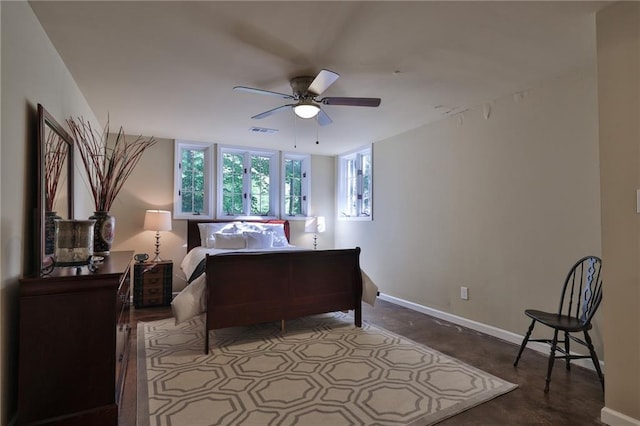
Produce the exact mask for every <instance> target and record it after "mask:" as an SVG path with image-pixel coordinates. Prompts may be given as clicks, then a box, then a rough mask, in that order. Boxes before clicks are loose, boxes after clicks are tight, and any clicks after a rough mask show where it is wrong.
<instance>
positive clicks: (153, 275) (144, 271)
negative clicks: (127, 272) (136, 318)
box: [133, 260, 173, 308]
mask: <svg viewBox="0 0 640 426" xmlns="http://www.w3.org/2000/svg"><path fill="white" fill-rule="evenodd" d="M172 283H173V262H172V261H171V260H163V261H161V262H144V263H135V264H134V265H133V305H134V306H135V307H136V308H144V307H147V306H166V305H169V304H171V292H172Z"/></svg>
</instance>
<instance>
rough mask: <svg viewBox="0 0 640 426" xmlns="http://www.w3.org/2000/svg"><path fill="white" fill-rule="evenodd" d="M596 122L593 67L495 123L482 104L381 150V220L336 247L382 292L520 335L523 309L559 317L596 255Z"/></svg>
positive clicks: (377, 169) (353, 230) (508, 106)
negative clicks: (566, 293) (355, 251)
mask: <svg viewBox="0 0 640 426" xmlns="http://www.w3.org/2000/svg"><path fill="white" fill-rule="evenodd" d="M594 49H595V47H594ZM597 119H598V116H597V96H596V69H595V63H590V64H586V65H585V66H584V67H582V68H581V69H579V70H576V71H575V72H572V73H570V74H568V75H564V76H559V77H555V78H552V79H548V80H545V81H542V82H539V83H537V84H535V85H533V86H532V88H531V90H529V91H528V92H527V93H525V94H523V95H522V96H511V95H510V96H506V97H504V98H502V99H499V100H497V101H494V102H492V103H491V114H490V116H489V118H488V119H485V118H484V115H483V106H479V107H478V108H474V109H472V110H470V111H467V112H465V113H464V114H462V115H461V116H460V115H459V116H454V117H451V118H447V119H444V120H442V121H440V122H437V123H434V124H431V125H427V126H424V127H421V128H418V129H415V130H412V131H409V132H407V133H404V134H401V135H397V136H395V137H393V138H390V139H387V140H384V141H381V142H377V143H375V144H374V183H373V185H374V200H373V205H374V211H373V217H374V220H373V221H372V222H346V221H338V225H337V234H336V245H337V246H339V247H347V246H354V245H359V246H361V247H362V261H361V264H362V266H363V268H364V270H365V271H367V273H368V274H369V275H370V276H371V278H372V279H373V280H374V282H375V283H376V284H377V285H378V286H379V287H380V291H381V292H382V293H385V294H389V295H391V296H394V297H397V298H400V299H404V300H407V301H410V302H413V303H417V304H419V305H423V306H427V307H430V308H434V309H437V310H440V311H444V312H447V313H451V314H454V315H458V316H461V317H464V318H467V319H471V320H475V321H478V322H481V323H484V324H487V325H491V326H494V327H498V328H500V329H503V330H508V331H511V332H514V333H518V334H524V332H525V331H526V327H527V326H528V323H529V320H528V318H527V317H526V316H525V315H524V314H523V311H524V309H526V308H532V307H535V308H538V309H545V310H551V311H553V310H556V309H557V303H558V298H559V294H560V290H561V286H562V282H563V280H564V277H565V275H566V273H567V270H568V268H569V267H570V266H571V265H572V264H573V262H574V261H575V260H577V259H578V258H579V257H582V256H584V255H587V254H594V255H600V253H601V242H600V238H601V237H600V195H599V165H598V125H597ZM461 286H466V287H468V288H469V300H468V301H465V300H461V299H460V287H461ZM597 320H598V318H596V321H597ZM593 334H594V341H595V344H596V348H597V350H598V353H599V355H604V354H603V350H602V338H601V329H600V327H599V325H598V324H597V323H596V327H595V330H594V332H593ZM514 356H515V354H514Z"/></svg>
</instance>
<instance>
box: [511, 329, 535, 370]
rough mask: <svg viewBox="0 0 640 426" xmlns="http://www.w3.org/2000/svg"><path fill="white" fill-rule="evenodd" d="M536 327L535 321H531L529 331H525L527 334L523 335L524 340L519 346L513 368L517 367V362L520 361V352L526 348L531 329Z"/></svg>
mask: <svg viewBox="0 0 640 426" xmlns="http://www.w3.org/2000/svg"><path fill="white" fill-rule="evenodd" d="M535 325H536V320H532V321H531V325H530V326H529V329H528V330H527V334H525V335H524V339H523V340H522V345H520V351H518V356H517V357H516V360H515V361H514V362H513V366H514V367H517V366H518V361H520V357H521V356H522V352H523V351H524V348H525V347H526V346H527V342H529V337H531V332H532V331H533V327H534V326H535Z"/></svg>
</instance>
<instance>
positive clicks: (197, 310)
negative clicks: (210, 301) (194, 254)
mask: <svg viewBox="0 0 640 426" xmlns="http://www.w3.org/2000/svg"><path fill="white" fill-rule="evenodd" d="M206 287H207V279H206V276H205V274H202V275H200V276H199V277H198V278H196V279H195V280H193V282H192V283H191V284H189V285H188V286H186V287H185V288H184V290H182V291H181V292H180V293H178V295H177V296H176V297H175V298H174V299H173V301H172V302H171V310H172V311H173V316H174V318H175V319H176V325H178V324H180V323H181V322H184V321H187V320H190V319H191V318H193V317H196V316H198V315H200V314H201V313H202V312H204V311H205V309H206V308H207V305H206V303H207V301H206V299H205V297H204V294H205V293H204V290H205V288H206Z"/></svg>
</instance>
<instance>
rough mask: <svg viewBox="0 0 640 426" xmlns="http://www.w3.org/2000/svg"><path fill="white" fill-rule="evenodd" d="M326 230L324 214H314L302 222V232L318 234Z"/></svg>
mask: <svg viewBox="0 0 640 426" xmlns="http://www.w3.org/2000/svg"><path fill="white" fill-rule="evenodd" d="M325 230H326V225H325V220H324V216H314V217H310V218H308V219H307V220H306V221H305V222H304V232H313V233H314V234H318V233H321V232H324V231H325Z"/></svg>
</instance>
